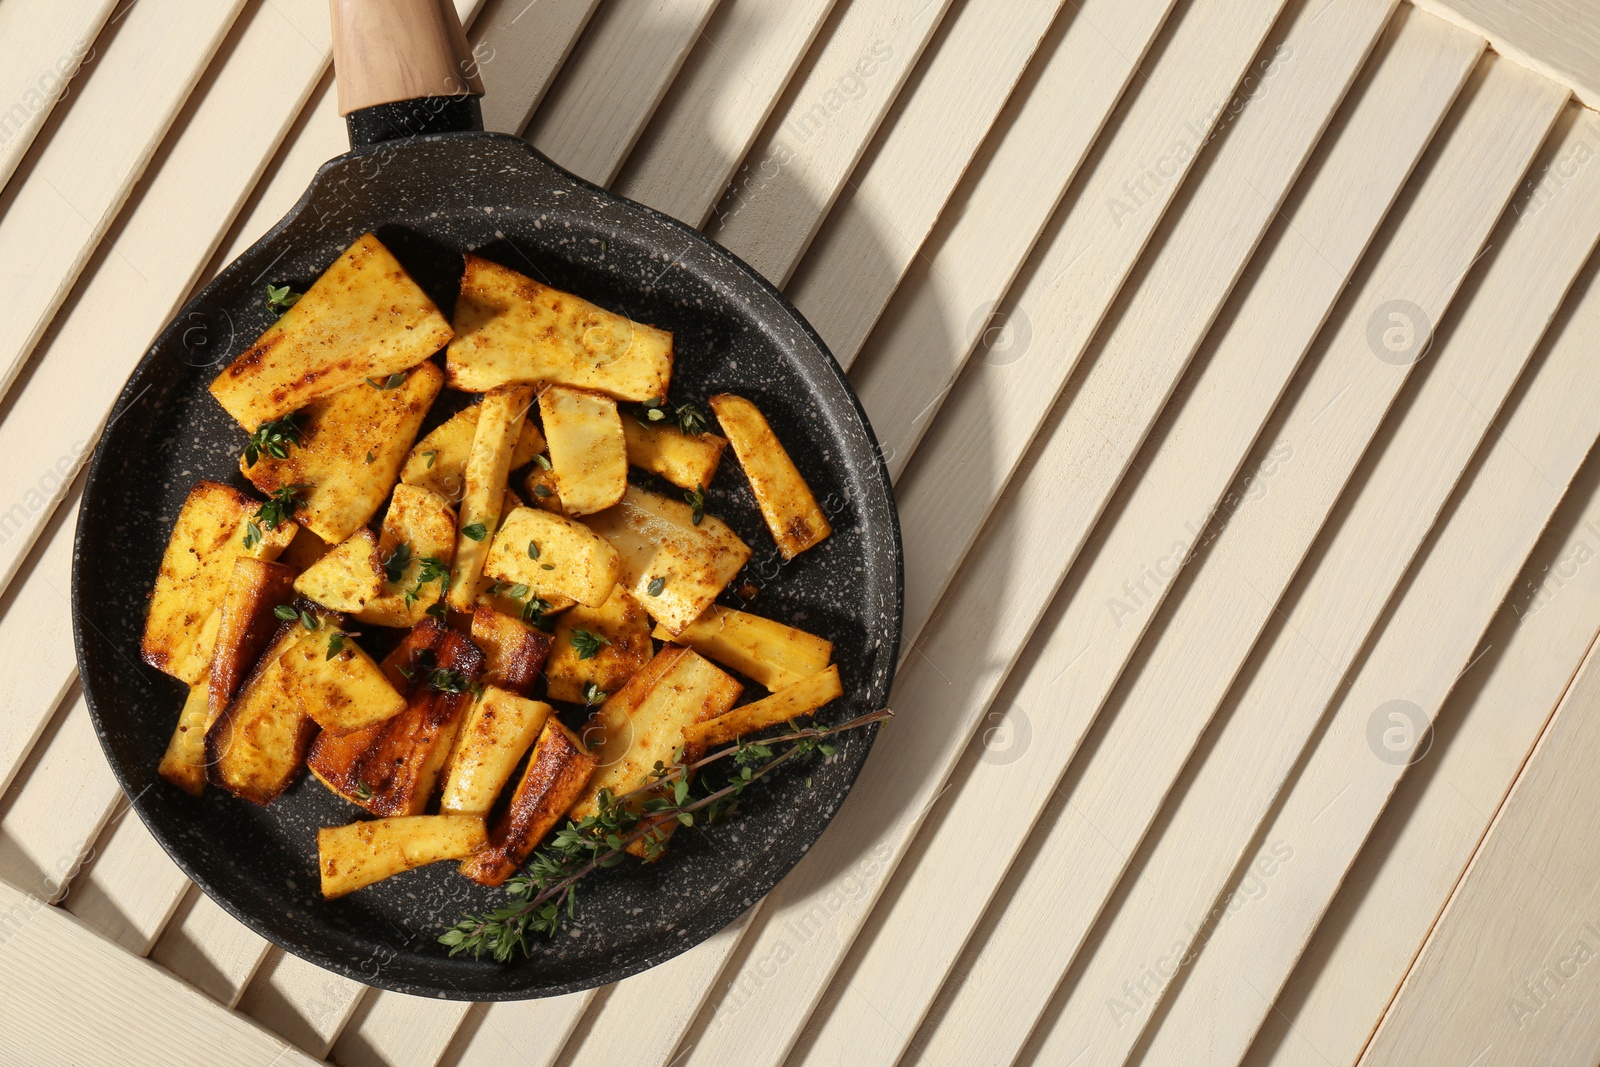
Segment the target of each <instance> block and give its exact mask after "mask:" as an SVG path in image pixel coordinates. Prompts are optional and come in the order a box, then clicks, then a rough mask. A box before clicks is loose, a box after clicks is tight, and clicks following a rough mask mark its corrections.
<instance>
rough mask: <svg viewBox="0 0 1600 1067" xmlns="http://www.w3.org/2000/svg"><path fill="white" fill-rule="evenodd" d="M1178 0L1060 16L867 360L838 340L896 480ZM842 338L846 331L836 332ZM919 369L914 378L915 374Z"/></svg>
mask: <svg viewBox="0 0 1600 1067" xmlns="http://www.w3.org/2000/svg"><path fill="white" fill-rule="evenodd" d="M1172 6H1173V5H1172V0H1085V2H1084V3H1083V4H1081V5H1077V6H1076V9H1075V11H1074V13H1073V16H1072V18H1071V19H1070V20H1058V22H1057V25H1056V27H1055V29H1054V30H1053V31H1052V33H1051V35H1050V39H1048V40H1047V41H1046V43H1045V45H1044V46H1043V48H1042V49H1041V53H1042V54H1041V57H1040V58H1041V60H1042V62H1036V63H1035V69H1034V70H1033V71H1031V72H1030V73H1029V75H1028V76H1027V77H1025V78H1024V80H1023V82H1022V84H1021V86H1020V87H1019V89H1018V92H1017V94H1016V96H1015V98H1014V100H1013V102H1012V103H1011V104H1010V105H1008V107H1007V109H1006V112H1005V113H1003V114H1002V116H1001V118H1000V122H999V124H998V127H997V132H996V136H997V138H998V140H997V143H995V144H994V145H993V146H992V147H991V148H990V149H988V150H987V151H986V153H985V158H984V159H983V160H982V161H981V166H980V167H979V168H978V169H977V172H976V174H975V175H974V176H972V177H969V178H968V179H967V181H966V183H964V184H965V185H967V186H968V187H967V188H963V189H961V190H958V192H957V194H956V196H955V198H954V200H953V201H952V203H951V206H950V209H949V210H948V211H946V212H945V214H944V216H943V217H942V219H941V220H940V222H939V224H938V225H937V226H936V227H935V228H934V230H933V233H932V234H931V235H930V236H929V237H928V239H927V240H926V241H924V243H923V246H922V248H921V250H920V254H919V256H918V257H917V260H916V261H915V262H914V263H913V264H912V265H911V268H910V271H909V274H908V276H907V278H906V279H905V280H904V281H903V282H902V283H901V285H900V288H899V289H897V290H896V291H895V295H894V297H893V298H892V299H891V301H890V303H889V306H888V308H887V309H886V310H885V311H884V312H883V313H882V317H881V319H880V321H879V325H878V326H877V328H876V330H875V332H874V333H873V334H872V336H871V339H870V341H869V343H868V344H867V346H866V350H865V353H864V356H863V358H862V359H861V361H860V363H859V364H857V365H855V366H853V367H852V366H851V362H852V358H853V356H854V353H853V352H851V351H850V350H848V349H846V348H844V347H843V346H842V345H839V344H838V343H837V341H836V342H835V348H834V354H835V355H837V356H838V357H839V360H840V362H841V363H843V364H844V365H845V366H846V367H850V369H851V378H852V381H853V383H854V385H855V387H856V391H857V392H858V394H859V395H860V397H861V403H862V406H863V407H865V408H866V410H867V413H868V415H869V416H871V419H872V425H873V429H874V430H875V431H876V433H877V435H878V440H879V442H880V443H881V445H882V447H883V451H884V454H885V457H886V458H887V461H888V464H889V470H890V473H891V474H894V475H896V476H898V475H899V473H900V472H901V471H902V470H904V468H905V465H906V462H907V461H908V460H909V459H910V458H911V453H912V452H913V451H914V449H915V447H916V444H917V442H918V440H920V439H921V436H922V434H923V432H924V431H925V430H926V429H927V426H928V420H929V418H930V417H931V416H932V413H933V412H934V411H936V410H937V408H938V405H939V402H940V401H941V400H942V399H943V397H944V394H945V393H946V391H948V389H949V387H950V383H951V382H952V381H954V379H955V376H956V374H957V373H958V372H959V371H960V369H961V367H962V366H963V364H964V363H965V361H966V359H967V357H968V355H969V353H971V351H972V349H973V346H974V345H975V344H977V343H978V342H979V338H980V335H982V334H984V333H985V332H986V331H989V330H991V328H992V327H993V326H994V325H995V323H994V321H993V320H992V318H991V316H990V312H991V311H992V310H996V309H998V305H999V301H1000V299H1001V297H1003V296H1004V295H1005V292H1006V290H1007V288H1009V287H1010V285H1011V282H1012V280H1013V279H1014V278H1015V277H1016V275H1017V272H1018V271H1019V270H1021V268H1022V266H1023V261H1024V260H1025V259H1026V258H1027V256H1028V253H1029V251H1030V250H1031V249H1032V248H1033V245H1034V241H1035V239H1036V238H1037V237H1038V236H1039V234H1040V232H1041V231H1042V230H1043V229H1044V227H1045V225H1046V223H1047V221H1048V220H1049V219H1050V216H1051V214H1052V213H1053V212H1054V211H1055V208H1056V205H1057V203H1058V202H1059V201H1060V200H1061V198H1062V196H1063V195H1065V194H1066V192H1067V188H1068V186H1069V184H1070V183H1071V182H1072V181H1073V180H1074V178H1075V177H1076V175H1077V173H1078V169H1079V167H1080V166H1081V165H1082V163H1083V161H1084V159H1085V157H1086V156H1087V155H1088V152H1089V148H1090V145H1091V144H1092V143H1093V141H1094V139H1095V137H1096V136H1098V134H1099V132H1100V130H1101V128H1102V126H1103V125H1104V124H1105V122H1106V120H1107V119H1108V118H1109V117H1110V116H1111V114H1112V109H1113V107H1114V106H1115V105H1116V102H1117V100H1118V98H1119V97H1120V96H1121V95H1122V93H1123V90H1124V88H1125V87H1126V86H1127V84H1128V81H1129V79H1131V78H1132V76H1133V73H1134V71H1135V69H1136V68H1137V65H1138V64H1139V62H1140V61H1141V60H1142V59H1143V58H1144V56H1145V53H1146V51H1147V50H1148V49H1149V48H1150V47H1151V45H1152V43H1153V41H1154V40H1155V37H1156V32H1157V30H1158V29H1159V28H1160V27H1161V25H1162V23H1163V20H1164V19H1166V17H1167V13H1168V11H1170V10H1171V8H1172ZM834 332H835V333H837V334H838V335H839V337H843V336H845V335H846V331H844V330H836V331H834ZM908 366H915V367H916V368H917V370H916V373H910V374H908V373H906V372H905V368H906V367H908Z"/></svg>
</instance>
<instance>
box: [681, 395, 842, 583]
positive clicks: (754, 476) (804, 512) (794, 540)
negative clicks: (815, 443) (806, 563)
mask: <svg viewBox="0 0 1600 1067" xmlns="http://www.w3.org/2000/svg"><path fill="white" fill-rule="evenodd" d="M711 410H713V411H715V412H716V413H717V421H718V422H720V423H721V424H722V432H723V433H725V434H727V435H728V441H729V443H730V444H732V445H733V454H734V455H736V456H738V457H739V465H740V466H742V467H743V468H744V473H745V477H747V478H749V479H750V488H751V489H752V490H753V491H754V492H755V494H756V504H757V505H758V506H759V507H760V508H761V517H762V518H764V519H766V520H767V529H769V530H771V531H772V539H773V540H774V541H776V542H777V543H778V551H779V552H782V553H783V558H784V559H794V557H796V556H798V555H799V554H800V553H802V552H804V551H805V550H806V549H808V548H810V547H811V546H812V545H814V544H816V543H817V542H819V541H821V540H822V539H823V538H825V537H827V536H828V535H829V534H831V533H832V532H833V527H832V526H831V525H829V523H828V517H827V516H826V515H824V514H823V513H822V509H821V508H820V507H818V506H817V498H816V497H815V496H813V495H812V494H811V487H810V486H809V485H807V484H806V480H805V478H803V477H802V476H801V474H800V469H799V468H798V467H796V466H795V465H794V460H792V459H790V458H789V453H788V452H785V451H784V448H783V445H781V444H779V443H778V437H777V435H776V434H774V433H773V432H772V427H771V426H768V425H767V420H766V417H765V416H763V415H762V414H761V412H760V411H759V410H758V409H757V408H756V406H755V405H754V404H752V403H751V402H750V401H748V400H746V399H745V398H744V397H742V396H734V395H733V394H731V393H722V394H719V395H718V396H714V397H712V398H711Z"/></svg>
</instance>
